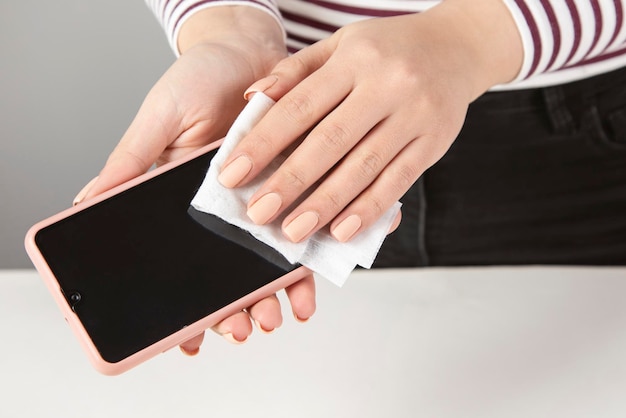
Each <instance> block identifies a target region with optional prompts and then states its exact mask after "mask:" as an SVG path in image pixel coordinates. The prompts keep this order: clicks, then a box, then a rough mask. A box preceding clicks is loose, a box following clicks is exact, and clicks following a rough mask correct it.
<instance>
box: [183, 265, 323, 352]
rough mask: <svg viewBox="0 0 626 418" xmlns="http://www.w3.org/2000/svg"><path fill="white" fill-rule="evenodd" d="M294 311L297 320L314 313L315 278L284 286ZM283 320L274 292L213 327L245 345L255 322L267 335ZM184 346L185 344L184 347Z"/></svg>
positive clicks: (234, 341) (300, 320) (190, 347)
mask: <svg viewBox="0 0 626 418" xmlns="http://www.w3.org/2000/svg"><path fill="white" fill-rule="evenodd" d="M285 293H286V294H287V298H288V300H289V304H290V305H291V311H292V314H293V316H294V318H295V319H296V320H297V321H298V322H306V321H308V319H309V318H311V316H313V314H314V313H315V309H316V302H315V280H314V278H313V275H309V276H307V277H305V278H304V279H302V280H299V281H298V282H296V283H294V284H292V285H290V286H289V287H287V288H286V289H285ZM282 323H283V316H282V312H281V305H280V301H279V299H278V297H277V296H276V295H275V294H274V295H272V296H269V297H267V298H264V299H262V300H260V301H258V302H257V303H255V304H254V305H252V306H251V307H250V308H248V309H246V310H244V311H241V312H238V313H236V314H234V315H232V316H230V317H228V318H226V319H224V320H223V321H221V322H220V323H218V324H217V325H215V326H214V327H212V330H213V331H215V332H216V333H218V334H219V335H221V336H222V337H224V339H225V340H226V341H228V342H231V343H233V344H242V343H244V342H246V341H247V339H248V337H249V336H250V335H251V334H252V331H253V325H254V327H256V328H257V330H259V331H260V332H262V333H264V334H269V333H272V332H273V331H274V330H276V329H277V328H279V327H280V326H281V325H282ZM185 347H186V348H187V349H191V350H192V351H193V348H194V347H195V345H194V341H191V342H189V343H186V344H185ZM181 349H183V347H182V346H181Z"/></svg>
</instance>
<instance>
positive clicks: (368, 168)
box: [359, 151, 383, 179]
mask: <svg viewBox="0 0 626 418" xmlns="http://www.w3.org/2000/svg"><path fill="white" fill-rule="evenodd" d="M382 165H383V158H382V156H381V155H380V154H379V153H377V152H375V151H369V152H367V153H366V154H365V155H363V157H362V158H361V161H360V164H359V170H360V172H361V175H362V176H363V177H364V178H366V179H367V178H371V177H375V176H376V175H378V173H379V172H380V170H381V168H382Z"/></svg>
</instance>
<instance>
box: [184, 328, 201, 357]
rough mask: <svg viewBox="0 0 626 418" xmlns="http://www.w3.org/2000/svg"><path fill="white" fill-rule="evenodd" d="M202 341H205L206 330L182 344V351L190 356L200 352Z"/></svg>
mask: <svg viewBox="0 0 626 418" xmlns="http://www.w3.org/2000/svg"><path fill="white" fill-rule="evenodd" d="M202 341H204V332H202V333H200V334H198V335H196V336H195V337H193V338H191V339H189V340H187V341H185V342H183V343H182V344H180V345H179V348H180V351H182V352H183V353H184V354H186V355H188V356H195V355H196V354H198V353H199V352H200V346H201V345H202Z"/></svg>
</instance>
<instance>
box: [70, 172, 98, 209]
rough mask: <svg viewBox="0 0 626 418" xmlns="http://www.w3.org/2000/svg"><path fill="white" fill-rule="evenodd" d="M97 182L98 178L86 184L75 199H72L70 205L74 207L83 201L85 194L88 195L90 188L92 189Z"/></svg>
mask: <svg viewBox="0 0 626 418" xmlns="http://www.w3.org/2000/svg"><path fill="white" fill-rule="evenodd" d="M97 180H98V176H96V177H94V178H92V179H91V180H90V181H89V183H87V184H86V185H85V187H83V188H82V189H81V190H80V192H78V194H77V195H76V197H75V198H74V200H73V201H72V205H73V206H76V205H78V204H79V203H80V202H82V201H83V199H84V198H85V196H87V193H89V190H91V188H92V187H93V184H94V183H95V182H96V181H97Z"/></svg>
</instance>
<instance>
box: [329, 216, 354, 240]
mask: <svg viewBox="0 0 626 418" xmlns="http://www.w3.org/2000/svg"><path fill="white" fill-rule="evenodd" d="M360 227H361V218H360V217H359V215H350V216H348V217H347V218H346V219H344V220H343V221H341V222H340V223H339V225H337V226H336V227H335V228H333V230H332V231H331V234H332V235H333V237H335V239H336V240H337V241H339V242H346V241H348V240H349V239H350V238H352V236H353V235H354V234H355V233H356V231H358V230H359V228H360Z"/></svg>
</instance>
